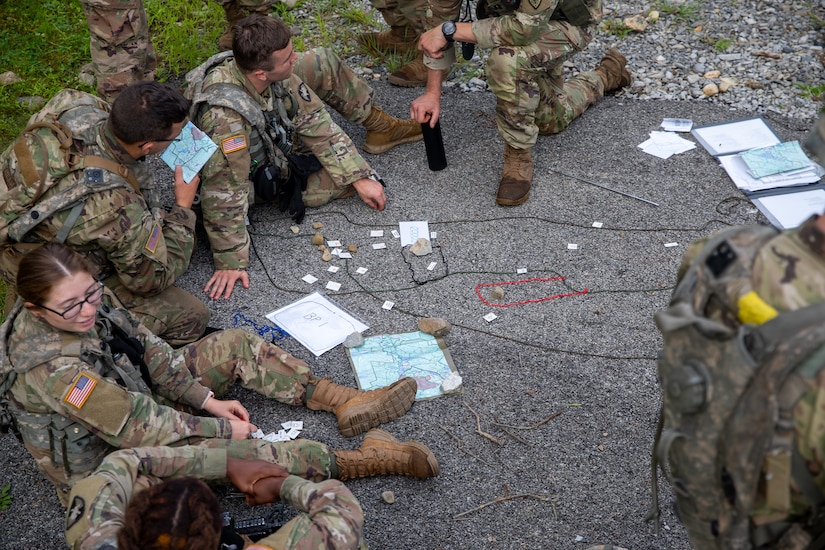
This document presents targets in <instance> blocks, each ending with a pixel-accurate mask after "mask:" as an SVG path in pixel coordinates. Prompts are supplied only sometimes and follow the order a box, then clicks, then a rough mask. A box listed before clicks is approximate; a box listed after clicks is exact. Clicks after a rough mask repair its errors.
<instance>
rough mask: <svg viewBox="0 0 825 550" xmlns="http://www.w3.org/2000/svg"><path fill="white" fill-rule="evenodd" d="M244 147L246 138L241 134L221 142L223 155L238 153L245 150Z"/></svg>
mask: <svg viewBox="0 0 825 550" xmlns="http://www.w3.org/2000/svg"><path fill="white" fill-rule="evenodd" d="M246 147H247V145H246V136H245V135H243V134H241V135H238V136H232V137H228V138H226V139H225V140H223V141H221V149H222V150H223V154H224V155H226V154H229V153H234V152H235V151H240V150H241V149H246Z"/></svg>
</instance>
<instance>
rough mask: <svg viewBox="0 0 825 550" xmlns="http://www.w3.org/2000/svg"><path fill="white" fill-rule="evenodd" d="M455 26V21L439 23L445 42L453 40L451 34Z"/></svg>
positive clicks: (453, 32)
mask: <svg viewBox="0 0 825 550" xmlns="http://www.w3.org/2000/svg"><path fill="white" fill-rule="evenodd" d="M455 31H456V26H455V21H445V22H444V23H442V25H441V33H442V34H443V35H444V38H446V39H447V42H452V41H453V35H454V34H455Z"/></svg>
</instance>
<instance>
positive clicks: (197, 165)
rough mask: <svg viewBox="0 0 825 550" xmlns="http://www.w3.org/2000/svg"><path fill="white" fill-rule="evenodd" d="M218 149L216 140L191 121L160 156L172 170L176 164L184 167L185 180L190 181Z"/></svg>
mask: <svg viewBox="0 0 825 550" xmlns="http://www.w3.org/2000/svg"><path fill="white" fill-rule="evenodd" d="M217 150H218V146H217V145H215V142H214V141H212V140H211V139H209V136H207V135H206V134H204V133H203V131H201V130H200V129H198V127H197V126H195V125H194V124H192V122H191V121H189V122H187V123H186V126H184V127H183V130H181V132H180V135H179V136H178V137H177V141H173V142H171V143H169V147H167V148H166V150H165V151H164V152H163V154H162V155H161V156H160V158H162V159H163V160H164V162H166V164H168V165H169V168H171V169H172V170H174V169H175V166H181V167H183V181H185V182H186V183H189V182H190V181H192V178H194V177H195V176H196V175H197V174H198V172H200V170H201V168H203V165H204V164H206V161H208V160H209V157H211V156H212V154H213V153H214V152H215V151H217Z"/></svg>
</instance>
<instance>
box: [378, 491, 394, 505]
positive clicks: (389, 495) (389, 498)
mask: <svg viewBox="0 0 825 550" xmlns="http://www.w3.org/2000/svg"><path fill="white" fill-rule="evenodd" d="M381 499H382V500H383V501H384V502H386V503H387V504H395V493H393V492H392V491H384V492H383V493H381Z"/></svg>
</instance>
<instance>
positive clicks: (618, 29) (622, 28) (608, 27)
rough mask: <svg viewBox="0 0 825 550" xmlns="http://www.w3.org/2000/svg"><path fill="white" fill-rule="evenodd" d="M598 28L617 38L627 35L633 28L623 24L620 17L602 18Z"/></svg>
mask: <svg viewBox="0 0 825 550" xmlns="http://www.w3.org/2000/svg"><path fill="white" fill-rule="evenodd" d="M599 28H600V29H601V30H602V31H603V32H606V33H607V34H612V35H613V36H616V37H618V38H624V37H626V36H627V35H629V34H630V33H631V32H633V30H632V29H631V28H630V27H628V26H627V25H625V24H624V22H623V21H622V20H621V19H616V18H611V19H604V20H603V21H602V23H601V25H600V26H599Z"/></svg>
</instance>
